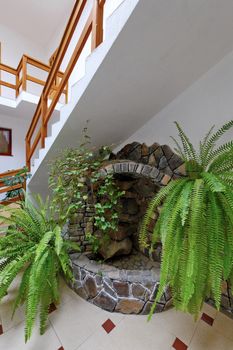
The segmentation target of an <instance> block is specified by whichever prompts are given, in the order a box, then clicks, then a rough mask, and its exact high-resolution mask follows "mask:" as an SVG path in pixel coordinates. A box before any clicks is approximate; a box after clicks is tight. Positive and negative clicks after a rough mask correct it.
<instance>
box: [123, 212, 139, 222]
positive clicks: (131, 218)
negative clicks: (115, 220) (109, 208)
mask: <svg viewBox="0 0 233 350" xmlns="http://www.w3.org/2000/svg"><path fill="white" fill-rule="evenodd" d="M119 221H121V222H124V223H130V224H135V223H138V216H137V215H128V214H120V216H119Z"/></svg>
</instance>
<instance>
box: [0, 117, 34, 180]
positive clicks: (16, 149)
mask: <svg viewBox="0 0 233 350" xmlns="http://www.w3.org/2000/svg"><path fill="white" fill-rule="evenodd" d="M0 127H3V128H4V127H5V128H8V129H12V155H13V156H11V157H8V156H0V173H3V172H5V171H7V170H13V169H18V168H21V167H23V166H25V141H24V140H25V135H26V132H27V129H28V122H27V121H25V120H23V119H21V120H19V119H18V118H13V117H9V116H4V115H0Z"/></svg>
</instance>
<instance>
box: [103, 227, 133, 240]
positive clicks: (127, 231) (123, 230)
mask: <svg viewBox="0 0 233 350" xmlns="http://www.w3.org/2000/svg"><path fill="white" fill-rule="evenodd" d="M136 231H137V225H130V226H129V225H123V224H119V226H118V231H117V232H115V231H110V232H109V236H110V238H111V239H112V240H114V241H122V240H123V239H125V238H127V237H129V236H131V235H132V234H133V233H134V232H136Z"/></svg>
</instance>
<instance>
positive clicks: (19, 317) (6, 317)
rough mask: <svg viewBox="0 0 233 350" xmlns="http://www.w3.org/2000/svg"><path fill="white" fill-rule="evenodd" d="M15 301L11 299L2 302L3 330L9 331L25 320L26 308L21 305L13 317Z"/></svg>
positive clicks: (0, 310)
mask: <svg viewBox="0 0 233 350" xmlns="http://www.w3.org/2000/svg"><path fill="white" fill-rule="evenodd" d="M12 309H13V302H12V301H9V302H6V303H3V304H1V307H0V315H1V320H2V327H3V332H7V331H9V330H10V329H11V328H13V327H15V326H17V325H18V324H19V323H21V322H23V321H24V309H23V307H20V308H18V309H17V310H16V312H15V315H14V317H13V319H12Z"/></svg>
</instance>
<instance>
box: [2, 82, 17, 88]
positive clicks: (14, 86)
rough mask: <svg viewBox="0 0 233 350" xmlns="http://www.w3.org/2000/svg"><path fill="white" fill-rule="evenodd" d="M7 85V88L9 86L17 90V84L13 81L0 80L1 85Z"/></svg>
mask: <svg viewBox="0 0 233 350" xmlns="http://www.w3.org/2000/svg"><path fill="white" fill-rule="evenodd" d="M1 85H2V86H5V87H7V88H9V89H13V90H16V85H14V84H11V83H7V82H6V81H2V80H0V86H1Z"/></svg>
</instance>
